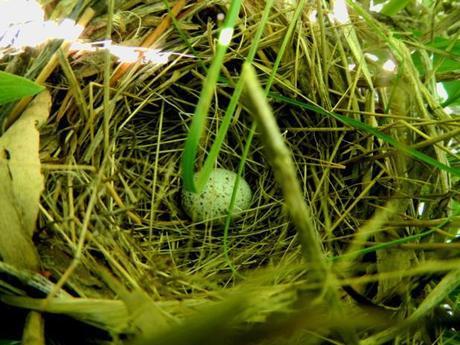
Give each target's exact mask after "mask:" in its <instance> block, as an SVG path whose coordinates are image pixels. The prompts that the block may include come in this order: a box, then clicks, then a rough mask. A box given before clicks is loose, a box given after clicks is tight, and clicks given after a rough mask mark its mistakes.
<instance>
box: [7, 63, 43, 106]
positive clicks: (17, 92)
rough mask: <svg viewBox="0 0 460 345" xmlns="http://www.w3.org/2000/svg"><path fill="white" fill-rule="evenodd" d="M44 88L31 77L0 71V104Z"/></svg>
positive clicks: (35, 92) (31, 94) (30, 94)
mask: <svg viewBox="0 0 460 345" xmlns="http://www.w3.org/2000/svg"><path fill="white" fill-rule="evenodd" d="M43 89H44V87H43V86H40V85H38V84H36V83H34V82H33V81H30V80H29V79H26V78H23V77H19V76H17V75H14V74H11V73H7V72H3V71H0V105H2V104H5V103H9V102H13V101H17V100H19V99H21V98H23V97H26V96H33V95H35V94H37V93H39V92H40V91H42V90H43Z"/></svg>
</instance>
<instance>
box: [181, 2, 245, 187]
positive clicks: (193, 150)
mask: <svg viewBox="0 0 460 345" xmlns="http://www.w3.org/2000/svg"><path fill="white" fill-rule="evenodd" d="M240 7H241V0H233V1H232V2H231V5H230V9H229V12H228V14H227V18H226V21H225V23H224V25H223V27H222V29H221V30H220V33H219V40H218V43H217V49H216V55H215V56H214V60H213V62H212V64H211V67H210V68H209V70H208V74H207V76H206V79H205V80H204V83H203V89H202V90H201V94H200V99H199V100H198V104H197V106H196V108H195V113H194V116H193V120H192V124H191V126H190V131H189V134H188V136H187V140H186V142H185V148H184V155H183V157H182V178H183V181H184V187H185V189H186V190H188V191H191V192H197V191H200V190H202V189H203V185H200V184H198V183H197V184H195V181H194V178H193V176H194V170H195V158H196V155H197V153H198V146H199V144H200V138H201V136H202V134H203V132H204V129H205V128H206V116H207V114H208V111H209V107H210V105H211V100H212V96H213V93H214V90H215V88H216V84H217V80H218V78H219V74H220V69H221V67H222V64H223V61H224V57H225V53H226V52H227V48H228V45H229V43H230V41H231V38H232V35H233V28H234V26H235V23H236V20H237V18H238V14H239V12H240Z"/></svg>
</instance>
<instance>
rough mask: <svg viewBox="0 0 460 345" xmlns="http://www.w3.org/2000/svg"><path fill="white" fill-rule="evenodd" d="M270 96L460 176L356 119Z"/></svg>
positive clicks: (459, 172) (456, 170)
mask: <svg viewBox="0 0 460 345" xmlns="http://www.w3.org/2000/svg"><path fill="white" fill-rule="evenodd" d="M270 96H271V97H272V98H273V99H276V100H278V101H282V102H285V103H288V104H292V105H296V106H298V107H300V108H303V109H308V110H312V111H314V112H316V113H319V114H322V115H325V116H330V117H332V118H334V119H336V120H337V121H340V122H341V123H343V124H345V125H347V126H350V127H353V128H356V129H359V130H362V131H365V132H366V133H368V134H371V135H374V136H375V137H377V138H379V139H381V140H383V141H385V142H387V143H388V144H390V145H392V146H394V147H395V148H397V149H398V150H399V151H400V152H402V153H405V154H406V155H408V156H411V157H412V158H415V159H417V160H419V161H422V162H425V163H427V164H429V165H431V166H433V167H436V168H438V169H440V170H444V171H447V172H449V173H451V174H452V175H455V176H460V169H458V168H455V167H451V166H448V165H446V164H443V163H441V162H439V161H437V160H436V159H434V158H432V157H430V156H428V155H426V154H424V153H422V152H420V151H417V150H415V149H413V148H411V147H409V146H407V145H404V144H403V143H400V142H399V141H397V140H396V139H395V138H393V137H391V136H389V135H387V134H385V133H383V132H381V131H379V130H378V129H376V128H374V127H371V126H369V125H366V124H365V123H363V122H361V121H358V120H355V119H352V118H350V117H347V116H344V115H340V114H337V113H334V112H331V111H327V110H326V109H324V108H322V107H319V106H317V105H313V104H307V103H305V102H302V101H298V100H296V99H292V98H289V97H285V96H282V95H279V94H270Z"/></svg>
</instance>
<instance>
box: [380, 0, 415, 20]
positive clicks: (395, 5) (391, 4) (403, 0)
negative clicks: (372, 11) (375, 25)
mask: <svg viewBox="0 0 460 345" xmlns="http://www.w3.org/2000/svg"><path fill="white" fill-rule="evenodd" d="M409 2H410V0H390V1H388V3H387V4H386V5H385V6H383V8H382V12H381V13H382V14H384V15H386V16H390V17H392V16H394V15H395V14H397V13H398V12H399V11H401V10H402V9H404V7H406V6H407V5H408V4H409Z"/></svg>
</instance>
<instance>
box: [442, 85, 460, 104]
mask: <svg viewBox="0 0 460 345" xmlns="http://www.w3.org/2000/svg"><path fill="white" fill-rule="evenodd" d="M442 86H443V87H444V90H446V92H447V99H446V100H445V101H444V102H443V103H442V106H443V107H447V106H449V105H450V106H453V105H460V81H459V80H452V81H447V82H444V83H442Z"/></svg>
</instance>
